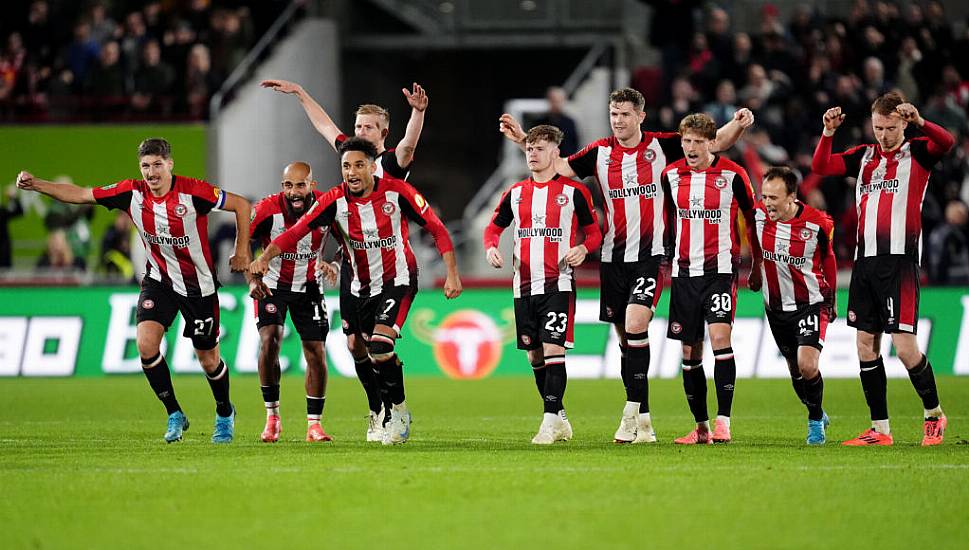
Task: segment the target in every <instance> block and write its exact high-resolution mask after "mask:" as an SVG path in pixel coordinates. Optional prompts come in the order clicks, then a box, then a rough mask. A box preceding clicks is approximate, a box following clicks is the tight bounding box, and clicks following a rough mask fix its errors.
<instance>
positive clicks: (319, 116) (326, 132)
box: [260, 79, 343, 150]
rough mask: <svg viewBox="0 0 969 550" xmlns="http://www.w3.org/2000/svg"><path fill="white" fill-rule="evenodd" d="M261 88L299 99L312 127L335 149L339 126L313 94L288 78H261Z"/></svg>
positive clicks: (339, 132)
mask: <svg viewBox="0 0 969 550" xmlns="http://www.w3.org/2000/svg"><path fill="white" fill-rule="evenodd" d="M260 86H262V87H263V88H269V89H272V90H275V91H277V92H280V93H283V94H292V95H295V96H296V97H297V99H299V104H300V105H301V106H302V107H303V110H304V111H305V112H306V116H307V117H308V118H309V119H310V122H312V123H313V127H314V128H316V131H317V132H319V133H320V135H322V136H323V139H324V140H326V142H327V143H329V144H330V147H333V149H334V150H336V138H337V137H338V136H339V135H340V134H342V133H343V132H341V131H340V128H338V127H337V125H336V123H335V122H333V119H332V118H330V115H329V114H327V112H326V110H324V109H323V107H322V106H321V105H320V104H319V103H317V101H316V100H315V99H313V96H311V95H310V94H309V93H307V92H306V90H304V89H303V87H302V86H300V85H299V84H297V83H295V82H290V81H288V80H276V79H273V80H263V81H262V82H261V83H260Z"/></svg>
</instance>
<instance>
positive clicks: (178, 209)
mask: <svg viewBox="0 0 969 550" xmlns="http://www.w3.org/2000/svg"><path fill="white" fill-rule="evenodd" d="M185 214H188V208H186V207H185V205H184V204H176V205H175V215H176V216H178V217H179V218H181V217H183V216H184V215H185ZM254 214H255V210H253V215H254Z"/></svg>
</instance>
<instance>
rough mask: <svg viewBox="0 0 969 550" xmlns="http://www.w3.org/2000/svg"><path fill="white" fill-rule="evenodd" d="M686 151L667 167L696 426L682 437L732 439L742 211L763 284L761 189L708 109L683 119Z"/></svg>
mask: <svg viewBox="0 0 969 550" xmlns="http://www.w3.org/2000/svg"><path fill="white" fill-rule="evenodd" d="M679 131H680V136H681V142H682V147H683V154H684V155H685V158H683V159H680V160H678V161H676V162H674V163H672V164H670V165H669V166H667V167H666V169H665V170H664V171H663V176H662V185H663V188H664V190H665V192H666V200H667V201H668V203H669V207H668V208H669V210H668V213H669V216H670V220H671V222H670V229H671V230H672V232H673V233H675V235H676V236H675V239H674V246H673V262H672V264H673V265H672V276H673V282H672V284H671V287H670V318H669V327H668V329H667V337H668V338H671V339H673V340H680V341H681V342H682V346H683V365H682V366H683V389H684V391H685V392H686V399H687V401H688V403H689V405H690V411H691V412H692V413H693V418H694V420H696V428H695V429H694V430H693V431H692V432H690V433H689V434H687V435H685V436H683V437H680V438H678V439H676V440H675V442H676V443H680V444H686V445H693V444H697V443H700V444H705V443H711V442H716V443H726V442H728V441H730V409H731V405H732V403H733V393H734V384H735V383H736V380H737V365H736V363H735V362H734V354H733V348H732V347H731V327H732V325H733V320H734V313H735V311H734V304H735V303H736V302H737V268H738V265H739V263H740V231H739V229H738V221H739V220H738V217H737V211H738V210H740V211H741V212H742V213H743V217H744V219H745V221H746V227H747V235H748V239H749V241H750V245H751V251H752V256H753V264H754V265H753V269H751V272H750V279H749V284H750V288H751V289H752V290H759V289H760V281H761V272H760V263H761V252H760V247H759V246H758V244H757V236H756V235H755V234H754V189H753V187H751V185H750V180H749V179H748V177H747V172H746V171H745V170H744V169H743V168H742V167H741V166H740V165H738V164H737V163H735V162H732V161H731V160H729V159H726V158H723V157H721V156H719V155H716V154H714V152H713V149H714V147H713V144H714V139H716V131H717V127H716V125H715V124H714V122H713V119H712V118H710V116H709V115H706V114H691V115H687V116H686V117H684V118H683V120H682V121H680V128H679ZM704 322H705V323H706V325H707V327H708V328H709V333H710V344H711V346H712V347H713V356H714V359H715V363H714V371H713V377H714V382H715V385H716V390H717V405H718V408H717V419H716V423H715V427H714V430H713V433H711V432H710V421H709V416H708V414H707V379H706V376H705V375H704V372H703V364H702V362H703V337H704Z"/></svg>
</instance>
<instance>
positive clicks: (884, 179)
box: [811, 92, 955, 446]
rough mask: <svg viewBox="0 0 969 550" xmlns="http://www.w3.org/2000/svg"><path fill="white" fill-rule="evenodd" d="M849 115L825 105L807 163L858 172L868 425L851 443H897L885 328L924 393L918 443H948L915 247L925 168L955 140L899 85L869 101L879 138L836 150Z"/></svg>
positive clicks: (851, 320)
mask: <svg viewBox="0 0 969 550" xmlns="http://www.w3.org/2000/svg"><path fill="white" fill-rule="evenodd" d="M844 118H845V115H844V113H842V112H841V108H840V107H832V108H830V109H828V110H827V111H825V113H824V117H823V122H824V130H823V134H822V136H821V140H820V141H819V142H818V147H817V149H816V150H815V151H814V161H813V162H812V163H811V168H812V169H813V170H814V171H815V172H817V173H818V174H821V175H823V176H842V175H850V176H852V177H854V178H856V179H857V183H856V184H855V202H856V204H857V206H856V208H857V209H858V245H857V248H856V250H855V265H854V269H853V270H852V272H851V283H850V286H849V289H848V326H851V327H854V328H855V329H857V345H858V359H859V362H860V365H861V386H862V388H863V389H864V392H865V400H866V401H867V402H868V408H869V410H870V412H871V421H872V424H871V429H868V430H866V431H864V432H862V433H861V435H859V436H858V437H856V438H854V439H850V440H848V441H845V442H844V444H845V445H852V446H863V445H891V444H892V442H893V439H892V432H891V430H890V429H889V425H888V397H887V381H886V378H885V365H884V363H883V361H882V356H881V338H882V334H883V333H886V332H887V333H889V334H891V337H892V343H893V344H894V345H895V350H896V351H897V353H898V358H899V359H900V360H901V361H902V363H903V364H904V365H905V368H906V369H907V370H908V376H909V378H910V379H911V380H912V385H913V386H914V387H915V391H916V393H918V394H919V397H921V398H922V407H923V409H924V418H925V424H924V426H923V438H922V445H938V444H940V443H942V438H943V436H944V433H945V428H946V424H947V420H946V417H945V415H944V414H943V413H942V407H941V406H940V405H939V392H938V390H937V389H936V385H935V376H934V375H933V374H932V365H931V364H929V360H928V358H927V357H926V356H925V354H923V353H922V352H921V351H920V350H919V347H918V342H917V341H916V339H915V332H916V330H917V328H918V319H919V255H920V254H921V251H922V242H921V241H922V207H921V206H922V198H923V197H924V196H925V189H926V187H928V183H929V174H930V173H931V171H932V166H934V165H935V164H936V163H937V162H938V161H939V159H941V158H942V156H943V155H945V154H946V153H947V152H948V151H949V150H950V149H952V145H953V143H954V142H955V140H954V139H953V137H952V136H951V135H950V134H949V133H948V132H946V131H945V130H944V129H943V128H942V127H940V126H938V125H936V124H933V123H931V122H929V121H927V120H925V119H924V118H922V116H921V115H919V112H918V109H916V108H915V106H914V105H912V104H911V103H906V102H905V100H904V99H903V98H902V96H901V95H899V94H898V93H896V92H889V93H887V94H884V95H882V96H880V97H878V98H877V99H875V101H874V102H873V103H872V105H871V127H872V130H873V133H874V134H875V140H876V141H877V143H876V144H873V145H872V144H866V145H859V146H857V147H853V148H851V149H849V150H847V151H845V152H843V153H837V154H832V153H831V141H832V137H833V136H834V133H835V131H837V129H838V126H840V125H841V123H842V122H844ZM909 124H914V125H916V126H918V127H919V128H920V129H921V130H922V132H923V133H924V134H925V137H918V138H912V139H907V138H906V137H905V128H906V127H908V125H909Z"/></svg>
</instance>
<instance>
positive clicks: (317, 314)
mask: <svg viewBox="0 0 969 550" xmlns="http://www.w3.org/2000/svg"><path fill="white" fill-rule="evenodd" d="M313 320H314V321H319V320H320V304H317V303H314V304H313Z"/></svg>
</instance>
